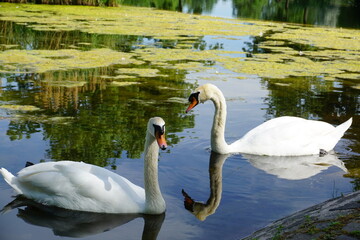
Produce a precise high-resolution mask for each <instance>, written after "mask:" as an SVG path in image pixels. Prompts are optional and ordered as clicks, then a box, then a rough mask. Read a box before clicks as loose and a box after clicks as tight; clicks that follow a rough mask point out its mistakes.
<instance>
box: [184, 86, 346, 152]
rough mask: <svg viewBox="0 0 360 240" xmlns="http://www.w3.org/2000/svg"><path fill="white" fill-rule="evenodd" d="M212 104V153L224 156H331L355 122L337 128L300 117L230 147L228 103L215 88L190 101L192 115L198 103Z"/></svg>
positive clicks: (270, 124)
mask: <svg viewBox="0 0 360 240" xmlns="http://www.w3.org/2000/svg"><path fill="white" fill-rule="evenodd" d="M207 100H211V101H212V102H213V103H214V105H215V115H214V120H213V125H212V129H211V149H212V150H213V151H214V152H217V153H220V154H227V153H248V154H255V155H268V156H302V155H314V154H319V153H322V152H328V151H330V150H332V149H333V148H334V146H335V145H336V143H337V142H338V141H339V140H340V138H341V137H342V136H343V135H344V132H345V131H346V130H347V129H348V128H349V127H350V125H351V123H352V118H350V119H349V120H348V121H346V122H344V123H343V124H341V125H339V126H337V127H334V126H332V125H331V124H329V123H326V122H321V121H314V120H306V119H303V118H298V117H288V116H285V117H279V118H274V119H271V120H269V121H267V122H265V123H263V124H261V125H259V126H257V127H256V128H254V129H252V130H251V131H249V132H248V133H247V134H245V136H244V137H242V138H241V139H239V140H237V141H235V142H234V143H232V144H230V145H228V144H227V143H226V141H225V134H224V133H225V122H226V101H225V98H224V95H223V94H222V92H221V91H220V89H219V88H217V87H216V86H215V85H213V84H204V85H202V86H200V87H198V88H197V89H196V90H195V92H194V93H192V94H191V95H190V97H189V102H190V105H189V107H188V108H187V109H186V112H189V111H190V110H191V109H192V108H194V107H195V106H196V105H197V104H198V103H204V102H206V101H207Z"/></svg>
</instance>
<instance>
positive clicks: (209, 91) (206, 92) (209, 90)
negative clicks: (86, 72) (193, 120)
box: [186, 83, 220, 113]
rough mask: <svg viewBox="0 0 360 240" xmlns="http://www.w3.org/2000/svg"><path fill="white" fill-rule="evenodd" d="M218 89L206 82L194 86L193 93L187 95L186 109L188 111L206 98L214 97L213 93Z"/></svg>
mask: <svg viewBox="0 0 360 240" xmlns="http://www.w3.org/2000/svg"><path fill="white" fill-rule="evenodd" d="M219 91H220V90H219V89H218V88H217V87H216V86H215V85H213V84H211V83H206V84H204V85H201V86H200V87H198V88H196V89H195V91H194V92H193V93H191V94H190V96H189V102H190V104H189V107H188V108H187V109H186V113H188V112H189V111H190V110H191V109H193V108H194V107H196V105H198V104H199V103H204V102H206V101H207V100H210V99H212V98H213V97H214V93H216V92H219Z"/></svg>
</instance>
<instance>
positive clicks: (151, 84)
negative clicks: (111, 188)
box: [0, 4, 360, 240]
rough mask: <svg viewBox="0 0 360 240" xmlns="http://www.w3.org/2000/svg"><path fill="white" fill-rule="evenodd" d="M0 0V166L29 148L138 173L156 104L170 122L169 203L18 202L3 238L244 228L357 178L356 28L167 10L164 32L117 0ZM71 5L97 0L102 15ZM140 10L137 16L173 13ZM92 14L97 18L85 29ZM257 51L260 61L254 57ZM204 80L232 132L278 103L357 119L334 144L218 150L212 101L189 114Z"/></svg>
mask: <svg viewBox="0 0 360 240" xmlns="http://www.w3.org/2000/svg"><path fill="white" fill-rule="evenodd" d="M2 7H3V9H4V11H3V12H2V13H0V29H1V33H0V50H1V52H0V61H1V67H0V79H1V89H0V117H1V120H0V153H1V154H0V165H1V167H4V168H6V169H8V170H9V171H11V172H13V173H16V172H17V171H19V170H20V169H21V168H23V167H24V165H25V163H26V161H31V162H34V163H39V162H43V161H59V160H64V159H66V160H73V161H84V162H87V163H91V164H96V165H98V166H102V167H105V168H108V169H110V170H112V171H114V172H116V173H118V174H120V175H122V176H124V177H126V178H128V179H129V180H131V181H132V182H134V183H135V184H138V185H140V186H143V172H142V169H143V160H142V159H143V145H144V137H145V128H146V123H147V121H148V119H149V118H150V117H152V116H155V115H157V116H161V117H163V118H164V120H165V121H166V126H167V134H166V137H167V141H168V145H169V148H168V149H167V150H165V151H160V155H159V181H160V186H161V191H162V193H163V196H164V198H165V201H166V204H167V211H166V213H165V215H161V216H142V215H102V214H89V213H79V212H72V211H66V210H61V209H52V208H44V207H39V206H37V205H35V206H28V207H20V208H18V209H13V210H11V211H9V212H7V213H6V214H2V215H0V236H1V239H35V238H36V239H47V240H49V239H60V238H61V239H71V238H73V237H78V238H81V239H100V238H101V239H104V240H106V239H140V238H142V237H143V239H241V238H242V237H245V236H247V235H249V234H250V233H252V232H253V231H255V230H257V229H259V228H261V227H264V226H265V225H267V224H269V223H270V222H271V221H273V220H276V219H279V218H281V217H284V216H286V215H289V214H291V213H294V212H295V211H298V210H301V209H304V208H306V207H309V206H311V205H314V204H317V203H320V202H322V201H324V200H327V199H330V198H333V197H337V196H341V195H342V194H346V193H350V192H352V191H354V190H358V189H360V181H359V173H360V172H359V169H360V161H359V157H360V156H359V154H360V144H359V143H360V139H359V133H360V128H359V126H360V125H359V117H358V116H359V93H360V92H359V91H360V90H359V85H358V84H359V83H358V81H359V80H360V67H359V65H358V62H359V60H360V57H359V56H360V46H359V35H360V33H359V31H358V30H354V31H351V32H346V30H343V31H342V32H341V34H342V35H341V36H338V35H334V34H335V33H333V30H334V29H321V28H318V29H313V28H302V27H301V26H298V25H282V24H280V25H275V24H273V23H271V24H268V23H266V22H250V21H249V22H244V21H241V22H240V21H235V20H234V21H235V22H231V25H229V26H228V25H226V24H227V23H228V21H230V20H219V19H217V18H216V19H215V20H213V19H210V20H209V19H208V18H207V17H204V18H203V17H201V16H199V17H196V18H195V19H194V17H193V16H191V17H189V16H188V15H186V14H180V15H177V13H170V14H169V16H165V17H164V19H170V22H171V24H172V25H171V26H172V27H163V32H162V33H159V32H156V30H154V29H151V26H147V25H146V24H147V21H146V20H136V21H141V22H140V23H141V24H140V23H139V22H136V21H135V20H134V19H135V18H136V16H130V15H129V16H128V15H127V16H126V17H127V20H126V22H124V23H122V24H123V25H122V26H121V27H119V28H117V26H116V22H117V21H120V20H117V21H115V20H113V19H110V17H111V16H113V15H114V16H115V15H121V14H122V12H121V10H120V9H110V8H109V9H106V8H105V9H96V8H90V7H83V8H78V7H69V8H66V11H67V12H62V8H61V7H53V6H50V7H49V9H47V8H48V6H31V7H30V6H27V5H11V4H3V5H2ZM79 9H81V10H84V12H86V11H94V9H96V14H97V15H96V16H95V17H96V20H95V19H91V17H94V16H93V15H91V17H88V18H87V17H85V15H86V13H84V15H82V14H83V12H81V11H79ZM6 10H9V11H6ZM131 10H132V11H131V12H132V14H134V13H136V11H140V10H138V9H136V8H134V9H132V8H131ZM102 11H104V12H105V13H106V14H104V15H101V14H102ZM141 11H145V12H142V13H139V16H141V19H143V17H144V16H145V15H146V14H148V15H149V16H150V17H152V15H151V14H154V13H155V14H158V15H157V16H164V15H166V14H167V13H166V12H162V11H160V12H157V11H152V10H151V11H149V10H144V9H143V10H141ZM147 11H149V12H147ZM145 13H146V14H145ZM27 14H30V15H31V16H28V15H27ZM128 14H130V13H128ZM107 15H109V16H107ZM170 16H171V17H172V18H171V17H170ZM52 17H54V18H55V17H58V19H55V20H53V18H52ZM107 17H108V18H107ZM122 18H123V17H122ZM44 19H45V20H44ZM174 19H175V20H176V21H177V22H176V21H175V20H174ZM179 19H180V20H179ZM181 19H183V20H181ZM60 20H61V23H59V22H60ZM200 20H201V21H213V22H211V23H212V26H213V28H211V29H204V27H203V26H199V29H200V30H198V31H202V34H200V33H199V32H192V33H189V34H188V35H184V34H182V33H180V34H179V32H181V27H183V26H182V25H181V24H182V23H183V21H189V23H187V24H192V28H191V29H193V30H194V29H197V25H196V22H195V23H194V22H192V21H200ZM100 21H101V23H99V22H100ZM163 21H166V20H163ZM174 21H175V22H176V24H175V23H174ZM219 22H220V24H219V29H220V30H219V31H218V32H216V31H217V30H216V29H217V25H216V24H217V23H219ZM136 23H137V24H138V25H141V26H145V25H146V28H145V27H143V28H141V27H139V26H138V27H139V28H138V27H134V26H137V25H136ZM96 24H101V27H96V28H94V29H93V28H90V27H91V26H90V25H96ZM127 24H128V25H127ZM157 24H158V23H157V22H156V21H155V20H154V21H153V22H152V23H151V24H150V25H155V27H154V28H158V25H157ZM162 24H163V23H162ZM233 24H235V27H234V28H232V27H233ZM107 27H109V28H107ZM227 28H229V29H231V32H230V30H228V31H227ZM238 28H244V29H245V28H246V32H247V33H246V34H242V33H240V32H237V31H238ZM253 28H254V29H253ZM114 29H115V30H114ZM127 29H128V30H127ZM304 29H305V30H306V31H305V32H306V34H308V32H311V30H314V32H316V34H314V35H321V36H320V37H322V38H321V39H322V40H323V39H324V38H323V37H324V36H325V37H326V39H327V40H328V41H320V42H319V41H318V40H317V39H316V38H315V36H314V35H311V34H309V35H308V37H307V38H306V39H311V40H309V41H312V43H311V44H305V43H304V40H303V39H302V38H301V37H299V38H295V33H297V32H296V31H301V32H302V31H303V30H304ZM111 31H115V33H114V32H111ZM127 31H128V32H127ZM173 31H174V33H173ZM187 31H190V30H187ZM119 32H121V34H120V33H119ZM133 32H136V33H140V32H142V35H134V34H133ZM334 32H339V31H334ZM260 33H261V34H260ZM286 33H289V34H288V35H285V34H286ZM292 33H293V34H292ZM165 34H167V35H165ZM221 34H224V35H221ZM347 34H349V35H351V36H352V37H348V35H347ZM284 37H286V38H287V39H283V38H284ZM332 39H334V40H333V41H332ZM339 39H340V40H342V41H340V40H339ZM274 41H277V44H274ZM344 41H347V42H346V43H345V46H344V45H342V43H343V42H344ZM334 42H335V43H334ZM324 44H328V45H324ZM275 46H276V47H277V48H275ZM300 53H301V54H300ZM302 54H304V55H302ZM299 55H301V58H304V59H302V61H300V60H299V59H300V57H299ZM304 56H305V57H304ZM273 58H278V59H281V61H278V60H273ZM263 59H267V60H266V62H272V63H273V64H272V65H270V66H268V65H267V64H265V62H261V61H262V60H263ZM308 60H311V61H312V62H313V64H314V65H313V66H312V65H311V64H310V62H308ZM256 61H260V62H261V66H260V67H258V68H256V66H255V63H256ZM289 66H290V67H289ZM250 68H254V69H255V72H252V71H251V70H250ZM272 68H273V70H271V69H272ZM290 68H291V69H290ZM301 68H304V69H306V71H304V70H301ZM279 69H280V70H279ZM294 69H295V70H294ZM298 69H300V70H298ZM261 70H266V71H261ZM278 70H279V71H278ZM207 82H211V83H214V84H216V85H217V86H218V87H219V88H220V89H221V90H222V91H223V93H224V95H225V96H226V100H227V104H228V119H227V126H226V133H225V134H226V140H227V141H228V142H232V141H234V140H236V139H238V138H240V137H241V136H242V135H244V134H245V133H246V132H247V131H249V130H250V129H252V128H254V127H255V126H257V125H259V124H261V123H262V122H264V121H266V120H268V119H271V118H274V117H279V116H283V115H291V116H299V117H304V118H308V119H316V120H324V121H327V122H329V123H331V124H334V125H338V124H340V123H341V122H344V121H345V120H347V119H349V118H350V117H353V120H354V121H353V125H352V126H351V128H350V129H349V130H348V131H347V132H346V133H345V136H344V137H343V138H342V139H341V140H340V142H339V143H338V144H337V145H336V147H335V152H336V153H334V154H330V155H327V156H325V157H321V158H320V157H317V156H310V157H297V158H292V157H288V158H286V157H282V158H278V157H259V156H250V155H241V154H238V155H230V156H226V155H217V154H212V153H211V152H210V150H209V145H210V129H211V124H212V116H213V113H214V107H213V105H212V104H211V103H206V104H204V105H200V106H198V107H196V108H195V109H194V110H193V111H192V112H190V113H189V114H185V109H186V107H187V97H188V96H189V94H190V93H191V91H192V90H193V89H195V88H196V86H198V85H201V84H204V83H207ZM182 190H184V191H185V192H186V193H187V194H188V195H189V196H190V197H191V198H193V199H194V200H195V201H199V202H203V203H207V204H201V203H198V207H197V212H196V216H194V215H195V214H193V213H191V212H189V211H188V210H186V209H185V208H184V202H183V201H184V198H183V196H182ZM0 192H1V193H0V206H5V205H6V204H8V203H9V202H11V201H12V200H13V197H12V196H13V195H14V191H13V190H12V189H11V188H10V187H9V186H8V185H7V184H6V183H5V182H4V181H2V180H1V181H0ZM194 213H195V212H194Z"/></svg>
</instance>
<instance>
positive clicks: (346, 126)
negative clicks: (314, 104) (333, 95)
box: [336, 118, 352, 138]
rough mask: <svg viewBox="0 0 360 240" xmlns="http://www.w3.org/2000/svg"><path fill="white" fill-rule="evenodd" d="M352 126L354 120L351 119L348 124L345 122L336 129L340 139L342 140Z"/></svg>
mask: <svg viewBox="0 0 360 240" xmlns="http://www.w3.org/2000/svg"><path fill="white" fill-rule="evenodd" d="M351 124H352V118H350V119H349V120H347V121H346V122H344V123H342V124H340V125H339V126H337V127H336V132H337V134H339V138H341V137H342V136H343V135H344V133H345V132H346V130H348V129H349V127H350V126H351Z"/></svg>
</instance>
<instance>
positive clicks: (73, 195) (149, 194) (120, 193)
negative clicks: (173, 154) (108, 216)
mask: <svg viewBox="0 0 360 240" xmlns="http://www.w3.org/2000/svg"><path fill="white" fill-rule="evenodd" d="M159 147H160V148H161V149H163V150H164V149H165V148H166V147H167V145H166V141H165V122H164V120H163V119H162V118H160V117H154V118H150V120H149V122H148V125H147V131H146V141H145V154H144V155H145V156H144V183H145V190H144V189H143V188H141V187H139V186H137V185H135V184H133V183H131V182H130V181H129V180H127V179H126V178H124V177H122V176H120V175H118V174H116V173H113V172H111V171H109V170H107V169H105V168H101V167H98V166H95V165H91V164H86V163H83V162H72V161H60V162H46V163H39V164H35V165H32V166H28V167H25V168H24V169H22V170H21V171H20V172H19V173H18V175H17V176H14V175H12V174H11V173H10V172H8V171H7V170H6V169H5V168H1V169H0V173H1V174H2V175H3V177H4V179H5V181H6V182H7V183H8V184H9V185H10V186H11V187H12V188H14V189H15V190H16V192H17V193H18V194H22V195H24V196H25V197H27V198H30V199H32V200H34V201H36V202H38V203H42V204H45V205H51V206H57V207H60V208H65V209H70V210H77V211H86V212H100V213H146V214H161V213H163V212H165V201H164V198H163V197H162V195H161V192H160V188H159V182H158V154H159Z"/></svg>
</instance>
